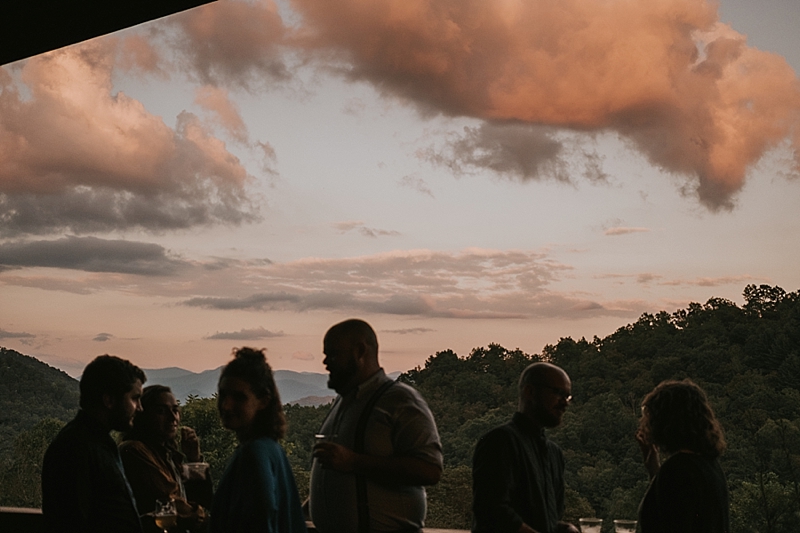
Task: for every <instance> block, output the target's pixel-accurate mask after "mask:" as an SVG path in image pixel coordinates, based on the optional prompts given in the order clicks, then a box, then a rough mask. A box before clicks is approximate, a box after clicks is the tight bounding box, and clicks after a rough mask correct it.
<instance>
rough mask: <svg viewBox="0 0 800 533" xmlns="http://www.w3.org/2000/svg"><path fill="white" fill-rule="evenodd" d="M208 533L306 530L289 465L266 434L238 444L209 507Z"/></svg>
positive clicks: (299, 531)
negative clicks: (209, 529)
mask: <svg viewBox="0 0 800 533" xmlns="http://www.w3.org/2000/svg"><path fill="white" fill-rule="evenodd" d="M211 532H212V533H246V532H254V533H255V532H259V533H306V521H305V518H304V517H303V511H302V509H301V507H300V497H299V496H298V495H297V486H296V485H295V482H294V475H293V474H292V468H291V467H290V466H289V460H288V459H287V458H286V454H285V453H284V451H283V448H281V446H280V444H278V443H277V442H275V440H274V439H271V438H269V437H260V438H257V439H253V440H250V441H247V442H244V443H242V444H241V445H240V446H239V447H238V448H237V449H236V452H235V453H234V454H233V457H231V460H230V462H229V463H228V466H227V468H226V469H225V473H224V474H222V479H220V482H219V487H218V488H217V492H216V493H215V494H214V503H213V505H212V507H211Z"/></svg>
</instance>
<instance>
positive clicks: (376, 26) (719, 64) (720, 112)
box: [292, 0, 800, 209]
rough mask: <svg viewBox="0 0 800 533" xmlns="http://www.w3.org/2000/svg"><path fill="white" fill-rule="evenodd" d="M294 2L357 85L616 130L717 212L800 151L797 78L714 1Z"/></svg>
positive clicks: (318, 45)
mask: <svg viewBox="0 0 800 533" xmlns="http://www.w3.org/2000/svg"><path fill="white" fill-rule="evenodd" d="M292 5H293V6H294V7H295V8H296V9H297V11H298V12H300V13H301V14H302V17H303V23H302V25H301V26H300V27H299V29H298V32H297V36H296V38H297V39H298V42H299V43H301V44H302V45H304V46H306V47H307V48H308V49H309V50H312V51H320V50H322V51H324V52H325V56H324V57H325V59H326V60H329V59H330V57H331V53H333V54H336V57H338V61H339V63H340V66H341V68H342V69H343V70H344V71H345V72H346V74H347V75H348V76H349V77H350V78H352V79H356V80H367V81H369V82H371V83H373V84H374V85H375V86H376V87H378V88H379V89H380V90H381V91H383V92H385V93H387V94H391V95H399V96H401V97H404V98H407V99H409V100H411V101H413V102H416V103H417V104H418V105H419V106H421V108H422V109H423V110H426V111H427V112H442V113H446V114H450V115H454V116H470V117H477V118H481V119H484V120H487V121H493V122H497V123H505V122H509V121H510V122H522V123H527V124H535V125H547V126H556V127H561V128H570V129H572V130H576V131H616V132H618V133H619V134H621V135H623V136H624V137H625V138H626V139H627V140H628V141H629V142H630V143H631V145H632V146H633V147H635V148H636V149H637V150H639V151H641V153H643V154H644V155H645V156H646V157H647V158H649V160H650V161H651V162H652V163H653V164H655V165H657V166H659V167H661V168H663V169H664V170H666V171H668V172H673V173H677V174H681V175H684V176H688V177H689V178H691V179H692V180H693V183H694V185H693V189H694V192H695V194H697V195H698V197H699V198H700V200H701V201H702V202H703V203H704V204H705V205H706V206H708V207H709V208H711V209H718V208H724V207H730V206H731V205H732V199H733V197H734V195H735V193H736V192H737V191H739V190H740V189H741V187H742V185H743V183H744V180H745V177H746V173H747V170H748V168H749V166H750V165H752V164H753V163H755V162H756V161H757V160H758V159H759V158H760V157H761V156H762V155H763V154H764V153H765V152H766V151H767V150H769V149H771V148H774V147H776V146H778V145H779V144H780V143H781V142H782V141H783V140H785V139H786V138H787V137H790V136H791V135H794V149H795V151H796V153H797V152H798V151H800V142H798V137H797V135H798V134H797V133H796V131H797V130H800V85H799V84H798V80H797V78H796V76H795V74H794V72H793V71H792V69H791V68H790V67H789V66H788V64H787V63H786V61H785V60H784V59H783V58H781V57H779V56H777V55H775V54H770V53H767V52H763V51H760V50H757V49H755V48H751V47H748V46H747V44H746V39H745V37H744V36H743V35H741V34H739V33H737V32H736V31H734V30H733V29H731V28H730V27H727V26H725V25H723V24H721V23H719V20H718V15H717V11H716V4H715V3H713V2H710V1H706V0H650V1H647V2H630V1H627V0H606V1H602V2H598V1H596V0H561V1H559V2H551V1H545V0H532V1H528V2H518V1H511V0H497V1H492V2H487V1H485V0H383V1H374V2H365V1H363V0H292ZM793 130H794V133H793ZM492 146H496V143H495V144H493V145H487V146H483V147H479V148H483V149H485V150H492V149H493V148H492ZM502 152H503V150H502V149H501V150H500V152H499V153H500V155H502ZM470 157H472V160H469V161H467V163H468V164H475V163H476V162H475V161H474V157H473V156H470ZM490 159H492V158H490ZM478 163H480V162H479V161H478ZM797 163H798V168H800V157H798V158H797ZM495 170H496V169H495Z"/></svg>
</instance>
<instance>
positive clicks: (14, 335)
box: [0, 329, 36, 339]
mask: <svg viewBox="0 0 800 533" xmlns="http://www.w3.org/2000/svg"><path fill="white" fill-rule="evenodd" d="M34 337H36V335H33V334H31V333H24V332H15V331H6V330H4V329H0V339H33V338H34Z"/></svg>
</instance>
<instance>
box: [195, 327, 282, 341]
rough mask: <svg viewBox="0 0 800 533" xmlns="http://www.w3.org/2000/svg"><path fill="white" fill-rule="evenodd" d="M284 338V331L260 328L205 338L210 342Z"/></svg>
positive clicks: (219, 333) (216, 334) (221, 333)
mask: <svg viewBox="0 0 800 533" xmlns="http://www.w3.org/2000/svg"><path fill="white" fill-rule="evenodd" d="M284 336H285V334H284V333H283V331H270V330H268V329H265V328H263V327H258V328H253V329H240V330H239V331H231V332H217V333H215V334H213V335H209V336H208V337H204V338H205V339H209V340H232V341H253V340H261V339H271V338H274V337H284Z"/></svg>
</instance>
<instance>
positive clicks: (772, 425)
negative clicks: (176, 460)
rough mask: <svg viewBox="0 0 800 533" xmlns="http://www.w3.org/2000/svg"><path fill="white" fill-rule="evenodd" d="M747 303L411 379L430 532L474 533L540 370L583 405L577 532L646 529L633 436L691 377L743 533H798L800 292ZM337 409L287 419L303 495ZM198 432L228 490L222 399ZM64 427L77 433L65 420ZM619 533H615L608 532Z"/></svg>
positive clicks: (290, 411) (16, 479)
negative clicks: (476, 498)
mask: <svg viewBox="0 0 800 533" xmlns="http://www.w3.org/2000/svg"><path fill="white" fill-rule="evenodd" d="M744 300H745V303H744V305H742V306H738V305H736V304H735V303H733V302H731V301H729V300H725V299H721V298H712V299H710V300H708V301H707V302H706V303H705V304H699V303H692V304H690V305H689V306H688V307H687V308H685V309H680V310H678V311H675V312H674V313H667V312H660V313H657V314H643V315H642V316H641V317H640V318H639V320H637V321H636V322H633V323H631V324H628V325H626V326H623V327H621V328H619V329H618V330H617V331H615V332H614V333H612V334H611V335H608V336H607V337H605V338H602V339H601V338H598V337H594V338H593V339H592V340H586V339H584V338H581V339H579V340H574V339H572V338H569V337H567V338H562V339H560V340H559V341H558V342H557V343H555V344H550V345H547V346H545V347H544V348H543V349H542V352H541V353H540V354H534V355H530V354H526V353H524V352H522V351H521V350H519V349H515V350H509V349H506V348H504V347H503V346H501V345H499V344H490V345H488V346H487V347H479V348H475V349H473V350H472V351H471V352H470V353H469V354H468V355H465V356H460V355H458V354H456V353H455V352H453V351H452V350H443V351H439V352H436V353H435V354H433V355H431V356H430V357H428V359H427V360H426V362H425V364H424V365H421V366H420V367H417V368H415V369H413V370H410V371H408V372H406V373H404V374H402V375H401V376H400V378H399V379H401V380H403V381H405V382H406V383H409V384H410V385H412V386H414V387H416V388H417V389H418V390H419V391H420V392H421V393H422V395H423V396H424V397H425V398H426V400H427V401H428V404H429V405H430V407H431V410H432V411H433V413H434V416H435V418H436V422H437V425H438V428H439V433H440V436H441V440H442V445H443V449H444V457H445V470H444V473H443V476H442V480H441V481H440V483H439V484H438V485H436V486H434V487H430V488H428V507H429V509H428V519H427V520H426V525H427V526H428V527H441V528H459V529H469V526H470V522H471V510H470V505H471V458H472V452H473V449H474V446H475V443H476V441H477V439H478V438H479V437H480V436H481V435H482V434H483V433H485V432H486V431H488V430H489V429H491V428H492V427H494V426H496V425H499V424H501V423H504V422H506V421H507V420H509V418H510V417H511V415H512V414H513V412H514V411H515V409H516V402H517V389H516V382H517V379H518V377H519V375H520V373H521V371H522V369H524V368H525V366H527V365H528V364H530V363H531V362H534V361H542V360H543V361H549V362H552V363H554V364H557V365H559V366H561V367H563V368H564V369H565V370H566V371H567V372H568V373H569V375H570V377H571V379H572V383H573V395H574V399H573V402H572V404H571V406H570V408H569V409H568V411H567V414H566V415H565V416H564V420H563V423H562V425H561V426H559V427H558V428H556V429H554V430H550V431H549V435H550V437H551V438H552V439H553V440H554V441H556V442H557V443H558V444H559V445H560V446H561V448H562V449H563V450H564V455H565V459H566V473H565V481H566V485H567V512H566V515H567V516H566V518H567V519H568V520H572V521H576V522H577V518H579V517H585V516H597V517H600V518H604V519H605V524H606V525H607V526H610V524H611V523H612V522H611V521H612V520H614V519H619V518H635V517H636V515H637V508H638V505H639V501H640V500H641V498H642V496H643V495H644V493H645V490H646V488H647V482H648V480H647V474H646V472H645V470H644V468H643V467H642V464H641V458H640V452H639V449H638V446H637V445H636V443H635V441H634V439H633V434H634V432H635V429H636V427H637V424H638V420H639V416H640V404H641V400H642V398H643V397H644V395H645V394H647V393H648V392H649V391H650V390H651V389H652V388H653V387H654V386H655V385H657V384H658V383H659V382H661V381H663V380H665V379H684V378H691V379H692V380H693V381H695V382H696V383H698V384H699V385H700V386H701V387H703V389H705V391H706V392H707V394H708V395H709V399H710V401H711V404H712V406H713V407H714V409H715V411H716V414H717V416H718V418H719V419H720V421H721V423H722V424H723V427H724V428H725V432H726V439H727V442H728V449H727V452H726V453H725V455H723V457H722V458H721V463H722V466H723V468H724V470H725V472H726V474H727V476H728V483H729V488H730V495H731V527H732V531H733V532H734V533H751V532H758V533H790V532H794V531H796V530H797V525H796V524H797V520H798V517H800V293H798V292H791V293H787V292H786V291H784V290H783V289H781V288H780V287H771V286H768V285H761V286H755V285H748V286H747V287H745V289H744ZM329 408H330V406H320V407H303V406H297V405H288V406H286V416H287V419H288V423H289V431H288V433H287V436H286V438H285V439H284V441H283V445H284V447H285V448H286V451H287V454H288V455H289V459H290V461H291V463H292V467H293V470H294V472H295V476H296V478H297V482H298V486H299V488H300V491H301V496H305V495H306V494H307V491H308V473H309V470H310V466H311V448H312V446H313V443H314V438H313V435H314V433H315V432H316V431H317V429H318V428H319V426H320V424H321V422H322V419H323V418H324V417H325V415H326V414H327V411H328V409H329ZM183 413H184V414H183V420H184V423H186V424H187V425H190V426H192V427H194V428H195V429H196V430H197V432H198V434H199V435H200V437H201V439H202V442H203V452H204V455H205V457H206V460H207V461H208V462H209V463H210V464H211V467H212V474H213V475H214V476H215V479H219V477H220V476H221V473H222V470H223V468H224V465H225V462H226V460H227V458H228V457H229V456H230V454H231V453H232V451H233V449H234V448H235V446H236V441H235V438H234V436H233V435H232V434H231V433H230V432H227V431H225V430H224V429H223V428H222V427H221V425H220V423H219V418H218V416H217V412H216V404H215V400H214V399H213V398H196V397H191V398H189V400H188V402H187V403H186V405H185V406H184V411H183ZM62 420H64V419H63V418H62ZM62 424H63V422H62V421H59V420H56V419H54V418H45V419H42V420H41V421H40V422H39V423H38V424H37V425H35V426H33V427H32V428H31V429H28V430H26V431H24V432H22V433H20V434H19V435H18V436H17V438H16V440H15V443H14V446H13V453H12V454H11V455H10V459H9V458H7V459H6V460H5V461H4V462H3V463H2V464H0V505H21V506H37V505H38V503H39V501H40V500H38V499H37V498H40V496H39V495H38V492H37V490H38V468H39V465H40V463H41V455H42V453H43V451H44V449H45V448H46V446H47V443H48V442H49V440H50V439H51V438H52V436H53V435H54V434H55V433H56V432H57V431H58V429H59V428H60V427H61V425H62ZM608 531H611V528H610V527H609V528H608Z"/></svg>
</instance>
